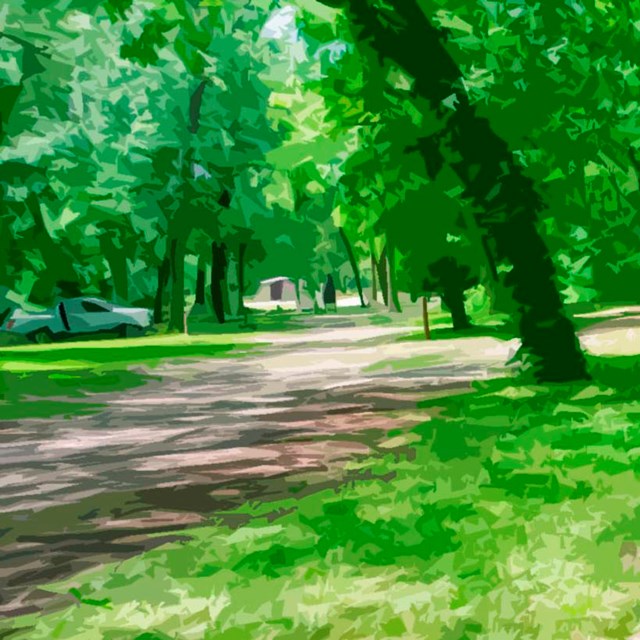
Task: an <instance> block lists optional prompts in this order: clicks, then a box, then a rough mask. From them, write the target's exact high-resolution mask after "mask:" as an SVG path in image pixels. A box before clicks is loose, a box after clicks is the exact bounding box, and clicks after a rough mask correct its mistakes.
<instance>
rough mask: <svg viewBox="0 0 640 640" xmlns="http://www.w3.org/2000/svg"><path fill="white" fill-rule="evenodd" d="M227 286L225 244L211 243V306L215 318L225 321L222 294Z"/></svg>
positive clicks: (221, 321)
mask: <svg viewBox="0 0 640 640" xmlns="http://www.w3.org/2000/svg"><path fill="white" fill-rule="evenodd" d="M226 288H227V258H226V253H225V246H224V245H223V244H222V243H221V242H213V243H212V244H211V306H212V307H213V313H214V314H215V316H216V320H217V321H218V322H219V323H220V324H224V321H225V300H224V297H225V296H224V294H225V290H226Z"/></svg>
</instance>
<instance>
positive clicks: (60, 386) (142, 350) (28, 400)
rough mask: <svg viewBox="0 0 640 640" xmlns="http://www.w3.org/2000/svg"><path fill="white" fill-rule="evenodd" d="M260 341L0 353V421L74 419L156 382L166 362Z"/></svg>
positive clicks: (143, 342) (142, 342)
mask: <svg viewBox="0 0 640 640" xmlns="http://www.w3.org/2000/svg"><path fill="white" fill-rule="evenodd" d="M258 346H259V345H258V343H256V342H251V341H250V339H249V338H247V337H246V336H242V335H236V334H222V335H210V336H185V335H164V336H150V337H144V338H126V339H120V340H92V341H78V342H61V343H56V344H49V345H27V346H18V347H4V348H2V349H0V420H16V419H19V418H27V417H32V418H47V417H52V416H67V417H69V416H73V415H77V414H79V413H84V412H91V411H97V410H99V409H100V408H101V406H102V405H101V404H100V402H99V395H98V396H96V395H95V394H100V393H106V392H116V391H125V390H126V389H131V388H133V387H136V386H140V385H143V384H145V383H146V382H148V381H149V380H152V379H155V378H156V377H155V376H154V374H153V367H154V366H156V365H157V364H158V363H159V362H162V361H166V360H180V359H182V360H185V359H186V360H189V359H202V358H222V357H241V356H243V355H245V354H246V353H247V352H248V351H249V350H251V349H254V348H256V347H258Z"/></svg>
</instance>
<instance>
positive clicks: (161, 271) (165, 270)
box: [153, 258, 171, 324]
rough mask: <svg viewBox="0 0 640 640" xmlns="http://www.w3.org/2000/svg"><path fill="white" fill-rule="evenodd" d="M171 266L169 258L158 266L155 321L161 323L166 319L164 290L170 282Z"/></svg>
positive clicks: (154, 305)
mask: <svg viewBox="0 0 640 640" xmlns="http://www.w3.org/2000/svg"><path fill="white" fill-rule="evenodd" d="M170 273H171V266H170V262H169V258H165V259H164V260H163V261H162V262H161V264H160V266H159V267H158V279H157V284H156V296H155V300H154V303H153V321H154V322H155V323H156V324H160V323H161V322H163V321H164V292H165V289H166V287H167V285H168V284H169V275H170Z"/></svg>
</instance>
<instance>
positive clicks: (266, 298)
mask: <svg viewBox="0 0 640 640" xmlns="http://www.w3.org/2000/svg"><path fill="white" fill-rule="evenodd" d="M305 287H306V283H305V282H304V281H303V280H301V281H300V283H299V285H298V287H296V283H295V282H294V281H293V280H292V279H291V278H287V277H284V276H280V277H277V278H269V279H268V280H262V282H260V286H259V287H258V291H257V293H256V294H255V296H253V297H252V298H251V299H249V300H248V301H246V302H245V306H247V307H249V308H252V309H278V308H280V309H299V310H302V309H313V300H312V299H311V296H310V295H309V294H308V292H307V291H306V288H305ZM298 295H299V296H300V298H299V299H298Z"/></svg>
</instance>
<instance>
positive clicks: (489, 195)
mask: <svg viewBox="0 0 640 640" xmlns="http://www.w3.org/2000/svg"><path fill="white" fill-rule="evenodd" d="M327 4H330V5H332V6H335V4H336V3H335V1H334V0H327ZM341 4H344V6H345V7H346V10H347V13H348V17H349V18H350V20H351V22H352V24H353V25H354V26H355V27H356V29H358V30H359V31H360V33H359V34H358V40H359V41H361V42H366V43H368V44H369V43H370V45H371V46H372V47H373V48H374V49H375V51H376V52H377V53H378V55H379V57H381V58H388V59H391V60H393V61H394V62H395V63H397V64H398V65H399V66H400V67H403V68H404V69H405V70H406V71H407V72H409V73H410V74H411V75H412V76H413V77H414V78H415V81H414V91H415V93H416V94H417V95H418V96H420V97H423V98H425V99H426V100H427V101H428V102H429V103H430V104H431V106H432V108H434V109H436V110H437V111H439V112H440V114H441V116H442V123H443V124H442V129H441V130H440V131H439V132H436V133H435V134H434V135H432V136H431V137H429V138H424V139H422V140H421V141H420V143H419V148H420V150H421V152H422V154H423V157H424V160H425V164H426V166H427V170H428V171H429V173H430V174H431V177H435V176H436V175H437V174H438V173H439V171H440V170H441V169H442V167H443V166H444V164H445V159H444V154H443V151H442V148H441V147H442V145H443V144H445V138H446V144H447V145H448V146H449V147H450V152H449V153H451V152H453V153H454V154H456V155H457V156H458V157H459V158H460V160H459V161H458V162H455V163H453V164H452V165H451V167H452V169H453V170H454V171H455V172H456V173H457V174H458V176H459V177H460V179H461V180H462V182H463V184H464V185H465V188H466V189H465V195H466V196H467V197H469V198H471V199H472V201H473V203H474V204H475V206H476V208H477V213H476V214H475V218H476V222H477V224H478V227H479V228H480V229H481V230H483V231H485V232H486V233H487V235H488V236H489V237H491V238H493V239H494V240H495V242H496V249H497V252H498V258H505V259H506V260H508V261H509V262H510V263H511V265H512V267H513V268H512V271H511V272H510V274H509V278H508V283H509V284H510V285H511V287H512V292H513V293H512V295H513V298H514V299H515V301H516V302H517V304H518V310H519V316H520V322H519V324H520V336H521V338H522V346H523V350H524V351H525V352H527V353H529V354H530V355H531V357H532V363H533V365H534V371H535V374H536V376H537V378H538V379H539V380H540V381H549V382H551V381H568V380H577V379H584V378H588V374H587V369H586V361H585V358H584V354H583V353H582V351H581V350H580V346H579V343H578V340H577V338H576V335H575V330H574V327H573V325H572V323H571V322H570V321H569V319H568V318H567V317H566V316H565V314H564V309H563V305H562V300H561V297H560V293H559V291H558V288H557V285H556V281H555V270H554V267H553V263H552V260H551V257H550V256H549V252H548V251H547V248H546V246H545V244H544V242H543V240H542V237H541V236H540V233H539V232H538V229H537V228H536V217H537V214H538V213H539V211H540V210H541V209H542V208H543V203H542V201H541V198H540V196H539V195H538V193H537V192H536V190H535V188H534V185H533V182H532V181H531V180H530V179H529V178H527V177H526V176H524V175H523V174H522V171H521V169H520V168H519V167H518V166H517V165H516V164H515V161H514V158H513V154H512V153H511V152H510V150H509V148H508V146H507V144H506V143H505V142H504V140H502V138H500V137H499V136H498V135H497V134H496V133H495V132H494V131H493V130H492V129H491V127H490V125H489V122H488V121H487V120H486V119H484V118H480V117H478V116H477V114H476V113H475V109H474V107H473V106H472V105H471V103H470V102H469V99H468V96H467V94H466V92H465V91H464V89H462V88H461V87H460V86H459V81H460V75H461V74H460V71H459V69H458V67H457V65H456V64H455V62H454V61H453V59H452V58H451V56H450V55H449V53H448V51H447V49H446V47H445V45H444V43H443V42H442V34H441V33H440V31H439V30H438V29H437V28H436V27H434V26H433V25H432V24H431V22H430V21H429V20H428V19H427V17H426V16H425V14H424V12H423V11H422V9H421V8H420V6H419V4H418V2H417V0H390V1H389V2H388V3H386V4H385V5H378V6H376V7H374V6H373V4H372V2H371V1H370V0H345V2H344V3H341ZM368 44H365V46H368ZM425 60H431V61H434V60H435V61H437V64H435V63H434V64H425ZM506 281H507V279H505V282H506Z"/></svg>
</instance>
